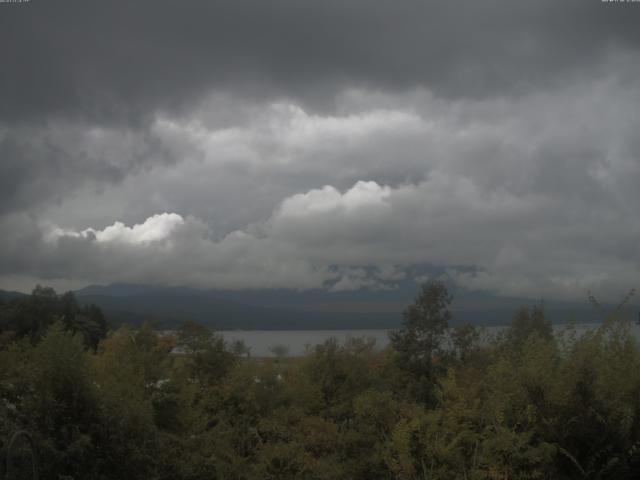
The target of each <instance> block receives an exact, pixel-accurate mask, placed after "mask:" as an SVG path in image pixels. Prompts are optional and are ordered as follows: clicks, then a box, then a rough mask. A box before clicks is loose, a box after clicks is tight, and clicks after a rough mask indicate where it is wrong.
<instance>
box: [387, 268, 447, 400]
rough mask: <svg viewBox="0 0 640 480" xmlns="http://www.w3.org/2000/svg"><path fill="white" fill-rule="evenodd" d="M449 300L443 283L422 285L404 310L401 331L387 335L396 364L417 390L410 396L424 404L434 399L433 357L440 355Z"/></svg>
mask: <svg viewBox="0 0 640 480" xmlns="http://www.w3.org/2000/svg"><path fill="white" fill-rule="evenodd" d="M451 301H452V297H451V295H450V294H449V291H448V290H447V287H446V286H445V285H444V283H442V282H440V281H434V280H432V281H428V282H426V283H425V284H424V285H422V287H421V289H420V293H419V294H418V296H417V297H416V299H415V302H414V303H413V304H411V305H409V306H408V307H407V308H406V309H405V310H404V312H403V321H402V328H401V329H400V330H398V331H395V332H391V333H390V335H389V337H390V339H391V345H392V346H393V349H394V350H395V352H396V356H395V360H396V363H397V365H398V366H399V367H400V369H401V370H404V371H406V372H408V373H409V374H410V375H411V377H413V380H414V383H413V386H415V387H417V388H413V390H414V393H416V394H417V396H418V397H419V398H420V400H422V401H425V402H427V403H429V402H431V401H433V400H434V396H433V383H434V382H435V377H436V367H435V363H434V356H436V355H438V354H439V353H440V352H441V343H442V339H443V337H444V334H445V332H446V330H447V329H448V327H449V320H450V319H451V312H450V311H449V305H450V304H451Z"/></svg>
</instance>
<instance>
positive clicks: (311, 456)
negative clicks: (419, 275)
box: [0, 284, 640, 480]
mask: <svg viewBox="0 0 640 480" xmlns="http://www.w3.org/2000/svg"><path fill="white" fill-rule="evenodd" d="M34 293H35V292H34ZM33 297H35V298H33V299H30V300H29V301H28V302H26V303H25V304H20V305H18V304H15V303H11V304H10V308H9V310H8V311H10V312H14V311H15V310H16V309H18V307H19V308H20V309H25V311H28V312H30V314H29V315H26V314H24V316H23V317H22V318H24V319H25V320H26V321H27V322H28V325H30V329H26V330H17V329H15V328H16V325H15V324H14V323H10V322H9V323H3V326H4V325H11V326H12V328H14V330H12V332H13V333H12V335H13V336H12V339H11V340H7V338H8V337H5V341H4V343H3V344H2V346H1V347H0V450H1V449H2V448H3V447H4V446H6V443H5V442H6V439H7V438H8V437H9V435H10V433H11V432H13V431H15V430H17V429H27V430H29V431H30V432H32V434H33V436H34V439H35V443H36V448H37V451H38V454H39V456H40V458H41V468H42V471H41V477H42V478H46V479H49V478H50V479H66V480H69V479H78V480H79V479H89V480H106V479H123V478H127V479H145V480H148V479H152V480H153V479H157V480H160V479H177V480H182V479H183V480H205V479H217V478H220V479H237V480H241V479H242V480H245V479H246V480H253V479H255V480H258V479H260V480H262V479H323V480H329V479H336V480H338V479H356V480H358V479H361V480H370V479H389V480H391V479H397V480H400V479H402V480H404V479H416V480H417V479H425V478H428V479H451V480H453V479H464V478H466V479H492V478H494V479H531V478H541V479H547V478H557V479H584V478H593V479H616V480H618V479H634V478H638V471H640V348H639V346H638V343H637V341H636V340H635V338H634V337H633V335H632V334H631V333H630V330H629V325H628V324H626V323H624V322H622V321H620V320H616V319H613V318H612V319H609V320H607V321H606V322H605V323H603V324H602V325H600V326H594V328H593V329H592V330H590V331H587V332H584V333H578V332H577V331H576V330H575V329H572V328H570V327H568V328H567V329H565V330H564V331H563V332H561V333H559V334H555V335H554V334H553V332H552V330H551V329H550V325H549V324H548V322H547V320H546V319H545V318H544V312H543V310H542V309H541V308H540V309H539V308H537V307H536V308H534V309H533V310H521V311H519V312H516V314H515V316H514V321H513V323H512V324H511V326H510V327H508V328H507V329H506V330H505V332H504V334H502V335H499V336H496V337H486V336H484V337H482V338H481V335H480V332H479V331H478V330H477V329H475V328H474V327H471V326H464V327H458V328H456V329H453V330H450V329H448V328H447V322H448V319H449V313H448V306H449V302H450V297H449V295H448V293H447V292H446V289H445V288H444V287H443V286H442V285H439V284H429V285H427V287H426V288H425V289H423V290H422V291H421V294H420V295H419V296H418V299H417V300H416V303H415V304H414V305H413V306H411V307H409V308H408V309H407V313H406V314H405V323H404V325H403V328H402V329H401V330H400V331H399V332H398V333H397V334H395V335H394V336H393V337H392V338H393V342H392V343H391V345H390V346H389V347H388V348H386V349H384V350H380V349H377V348H376V346H375V344H374V342H372V341H370V340H367V339H359V338H354V339H350V340H349V341H347V342H345V343H343V344H340V343H339V342H337V341H336V340H329V341H327V342H325V343H324V344H321V345H317V346H315V347H314V348H311V349H310V350H309V351H308V353H307V354H306V355H305V356H303V357H298V358H295V357H286V358H285V357H281V358H280V359H279V361H278V362H276V361H274V359H272V358H251V357H247V356H246V352H245V351H244V350H243V349H238V348H236V347H234V346H233V345H228V344H227V343H226V342H225V341H224V339H223V338H222V337H220V336H219V335H216V334H214V333H213V332H211V331H209V330H207V329H205V328H203V327H201V326H198V325H197V324H193V323H185V325H184V326H183V327H182V328H181V329H180V330H179V331H178V332H177V333H173V334H167V333H166V332H157V331H155V330H154V329H153V328H152V327H151V326H150V325H144V326H142V327H139V328H135V329H134V328H130V327H126V326H125V327H121V328H119V329H118V330H115V331H111V332H109V333H108V335H107V336H106V338H104V339H102V340H101V341H100V342H99V344H98V347H97V348H96V349H95V350H94V349H93V345H92V344H91V342H87V337H86V334H85V331H84V330H82V329H81V328H75V327H73V326H72V325H73V324H70V323H69V322H68V321H65V319H68V318H75V317H73V315H71V314H70V313H68V312H77V311H78V310H81V309H82V307H77V306H74V302H72V301H70V299H69V298H67V300H66V302H67V303H64V302H65V300H64V298H65V296H64V295H63V296H57V295H55V294H53V293H52V292H50V291H48V290H46V289H45V290H44V291H43V290H39V291H38V292H37V293H36V294H35V295H34V296H33ZM431 302H434V303H433V304H432V303H431ZM63 305H66V306H67V307H69V310H68V311H65V310H64V308H63V307H62V306H63ZM54 306H55V308H53V307H54ZM27 307H28V308H27ZM74 309H75V310H74ZM2 311H3V312H4V313H6V312H7V304H4V305H3V310H2ZM52 311H53V312H55V313H50V312H52ZM12 314H13V313H12ZM38 314H39V315H42V317H38V316H35V315H38ZM32 315H34V316H32ZM75 315H76V317H77V315H78V314H77V313H76V314H75ZM5 318H6V317H5ZM39 318H44V319H46V322H44V323H41V322H40V321H36V320H37V319H39ZM33 319H36V320H33ZM18 331H19V332H20V333H17V332H18ZM407 339H409V340H410V341H406V340H407ZM407 346H408V347H407ZM234 352H236V353H234ZM401 358H409V359H413V360H415V364H411V365H406V364H403V363H402V362H401V361H399V359H401ZM436 365H437V368H435V366H436ZM420 368H423V369H424V370H422V371H421V370H420ZM423 379H427V380H428V382H429V385H430V395H431V397H430V400H429V401H428V402H425V401H424V400H425V399H424V397H422V396H421V393H422V390H421V389H420V388H417V387H416V385H418V384H419V383H420V382H421V381H423Z"/></svg>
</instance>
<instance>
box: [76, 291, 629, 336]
mask: <svg viewBox="0 0 640 480" xmlns="http://www.w3.org/2000/svg"><path fill="white" fill-rule="evenodd" d="M417 288H418V286H417V285H415V284H406V285H402V286H401V288H398V289H396V290H389V291H366V290H356V291H346V292H328V291H326V290H320V289H317V290H307V291H295V290H284V289H277V290H276V289H274V290H267V289H264V290H241V291H226V290H197V289H191V288H187V287H163V286H150V285H130V284H112V285H106V286H103V285H91V286H88V287H86V288H83V289H80V290H77V291H76V292H75V293H76V295H77V297H78V298H79V300H80V301H81V302H83V303H95V304H96V305H98V306H100V307H101V308H102V309H103V310H104V311H105V313H106V314H107V316H108V317H109V318H112V319H113V321H115V322H116V323H121V322H128V323H140V322H142V321H145V320H150V321H153V322H156V323H158V324H160V325H162V326H167V327H171V326H175V325H177V324H178V323H179V322H181V321H183V320H187V319H190V320H195V321H198V322H201V323H203V324H206V325H208V326H211V327H213V328H216V329H221V330H233V329H243V330H322V329H372V328H373V329H375V328H397V327H398V326H399V325H400V323H401V320H402V311H403V309H404V308H405V307H406V306H407V305H408V304H410V303H411V302H412V301H413V299H414V297H415V294H416V292H417ZM453 296H454V301H453V304H452V313H453V320H452V324H453V325H455V324H461V323H473V324H476V325H504V324H506V323H508V322H509V321H510V320H511V318H512V317H513V314H514V312H515V311H516V310H517V309H518V308H519V307H521V306H530V305H533V304H535V303H537V302H535V301H531V300H527V299H517V298H501V297H496V296H493V295H489V294H485V293H478V292H467V291H462V290H458V291H454V292H453ZM634 308H635V307H630V308H628V310H630V312H627V313H628V314H631V310H633V309H634ZM545 311H546V313H547V315H548V317H549V318H550V319H551V320H552V321H553V322H554V323H567V322H569V321H575V322H577V323H591V322H598V321H601V319H602V318H601V317H602V313H601V312H598V311H597V310H596V309H594V308H593V306H592V305H590V304H589V303H588V302H587V301H586V299H585V301H584V302H582V303H580V302H559V301H554V302H545Z"/></svg>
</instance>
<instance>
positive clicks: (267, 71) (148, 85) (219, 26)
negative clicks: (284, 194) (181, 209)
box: [0, 0, 640, 122]
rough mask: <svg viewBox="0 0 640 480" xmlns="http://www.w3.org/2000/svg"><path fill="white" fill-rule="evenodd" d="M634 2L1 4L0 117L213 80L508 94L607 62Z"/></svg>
mask: <svg viewBox="0 0 640 480" xmlns="http://www.w3.org/2000/svg"><path fill="white" fill-rule="evenodd" d="M634 7H635V5H633V4H630V5H608V4H603V3H601V2H600V1H599V0H573V1H566V0H565V1H557V0H553V1H551V0H543V1H527V2H513V1H507V0H500V1H496V0H492V1H482V2H477V1H464V2H463V1H456V0H453V1H446V2H442V1H432V2H426V1H415V0H414V1H403V2H398V1H396V0H381V1H375V2H371V1H365V0H354V1H344V0H327V1H300V0H274V1H257V0H253V1H245V0H233V1H226V2H221V1H207V2H205V1H184V2H176V1H157V0H153V1H151V0H143V1H135V2H108V1H103V0H102V1H86V0H83V1H58V2H44V1H42V0H32V1H31V2H29V3H28V4H20V5H12V4H5V5H2V8H1V9H0V44H1V45H2V46H3V68H2V69H1V71H0V72H1V73H0V105H1V107H0V117H1V118H2V119H3V120H4V121H5V122H16V121H20V120H25V121H34V120H35V121H37V120H39V119H42V118H44V117H47V116H49V115H64V116H69V117H72V118H77V117H81V118H88V119H91V120H93V121H98V122H112V121H116V122H120V121H124V120H127V121H134V122H138V121H141V120H144V119H145V118H146V115H148V114H150V113H153V112H155V111H157V110H159V109H161V110H175V111H180V110H181V109H183V108H188V107H189V105H190V104H191V103H192V102H194V101H197V100H198V99H199V98H200V96H201V95H202V94H204V93H207V92H210V91H211V90H216V89H218V90H224V91H227V92H230V93H232V94H238V95H250V96H253V97H255V98H256V99H260V98H267V99H269V98H273V97H274V96H278V95H283V96H288V97H293V98H295V99H296V100H297V101H301V102H303V103H306V104H307V105H313V106H316V107H329V106H330V104H331V100H332V99H333V95H334V94H335V92H336V91H339V90H340V89H343V88H346V87H350V86H358V87H365V88H378V89H383V90H402V89H406V88H410V87H415V86H423V87H426V88H428V89H430V90H432V91H434V92H435V93H436V94H437V95H440V96H445V97H450V98H451V97H459V96H464V97H482V96H486V95H509V94H513V93H516V94H517V93H519V92H523V91H529V90H531V89H536V88H541V87H544V86H547V85H549V84H553V83H555V82H561V81H564V80H566V79H567V78H571V76H572V75H584V74H586V75H592V74H593V72H592V70H593V69H598V68H600V69H606V64H603V63H602V62H603V59H604V58H605V57H606V56H607V55H608V54H610V53H611V52H620V51H624V50H625V49H628V48H631V49H633V48H635V47H637V45H638V42H639V39H640V29H638V28H637V22H636V21H635V20H636V19H637V17H636V16H635V15H633V13H634V12H633V11H632V10H634ZM605 63H606V62H605ZM601 73H602V72H601Z"/></svg>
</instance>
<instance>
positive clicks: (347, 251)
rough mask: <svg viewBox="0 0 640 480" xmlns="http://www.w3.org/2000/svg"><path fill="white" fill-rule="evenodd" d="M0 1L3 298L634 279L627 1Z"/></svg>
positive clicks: (637, 229)
mask: <svg viewBox="0 0 640 480" xmlns="http://www.w3.org/2000/svg"><path fill="white" fill-rule="evenodd" d="M0 7H1V8H0V40H2V41H3V44H4V45H7V44H9V45H13V46H15V48H8V49H7V50H6V51H7V56H8V58H7V59H8V65H10V68H3V69H2V71H1V72H0V105H2V107H1V108H0V235H1V236H2V237H1V238H2V248H1V249H0V286H4V287H11V286H12V285H14V284H17V283H16V282H17V280H16V279H17V278H23V277H24V278H29V279H62V280H66V281H76V282H79V283H80V284H81V283H85V282H94V281H102V282H109V281H117V280H126V281H135V282H149V281H160V282H164V283H170V284H188V285H195V286H200V287H219V288H225V287H228V288H247V287H250V288H258V287H276V286H277V287H291V288H312V287H325V288H331V289H346V288H358V287H366V288H391V287H392V286H393V282H394V279H397V278H400V276H402V275H403V271H404V270H403V269H404V267H406V266H409V265H411V264H414V263H432V264H437V265H440V266H445V267H447V266H449V267H451V268H450V276H451V278H452V279H454V280H455V281H457V282H458V283H459V284H460V285H463V286H466V287H468V288H472V289H480V290H488V291H493V292H497V293H501V294H506V295H532V296H534V297H539V296H541V295H546V296H559V297H571V296H573V297H575V296H581V295H583V292H584V290H585V289H586V288H589V287H591V288H594V289H599V290H600V291H602V292H611V293H612V294H614V295H618V294H619V292H620V290H626V289H628V288H630V287H631V286H634V282H636V281H637V278H638V274H639V273H640V250H639V248H638V242H637V239H638V234H639V233H640V216H639V215H638V213H637V211H636V209H635V206H636V205H638V204H639V203H640V198H639V197H640V194H639V193H638V192H639V191H640V190H639V189H638V188H637V185H639V184H640V141H639V140H638V137H637V134H636V132H638V131H640V118H638V115H637V106H638V105H639V104H640V84H639V83H638V81H637V78H638V77H637V75H638V73H640V72H638V70H639V69H638V67H637V65H639V64H640V63H638V61H637V60H638V47H639V46H640V45H638V42H640V34H639V33H638V30H637V29H636V28H634V27H635V25H637V20H638V19H639V18H640V8H636V7H637V5H633V4H620V5H617V4H615V5H607V4H602V3H601V2H599V1H595V0H594V1H566V2H550V1H549V2H547V1H542V2H506V1H489V2H459V1H450V2H417V1H416V2H395V1H394V2H391V1H382V2H364V1H362V2H360V1H349V2H344V1H340V2H333V1H328V2H300V1H287V2H283V1H276V2H256V1H252V2H249V1H233V2H195V1H189V2H180V3H177V2H145V1H141V2H130V3H118V4H113V3H107V2H95V3H93V2H86V1H85V2H59V3H52V2H48V3H44V2H42V3H41V2H37V1H36V0H32V1H31V2H29V3H27V4H20V5H10V4H7V5H0ZM363 265H367V266H372V265H373V266H377V267H378V270H375V269H374V273H373V274H371V273H368V272H370V271H365V270H363V269H362V266H363ZM455 265H458V266H460V265H463V266H467V267H474V268H475V270H471V271H472V272H475V273H469V272H470V270H469V269H468V268H465V269H463V270H460V269H457V268H455V267H454V266H455ZM375 272H377V273H375Z"/></svg>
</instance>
